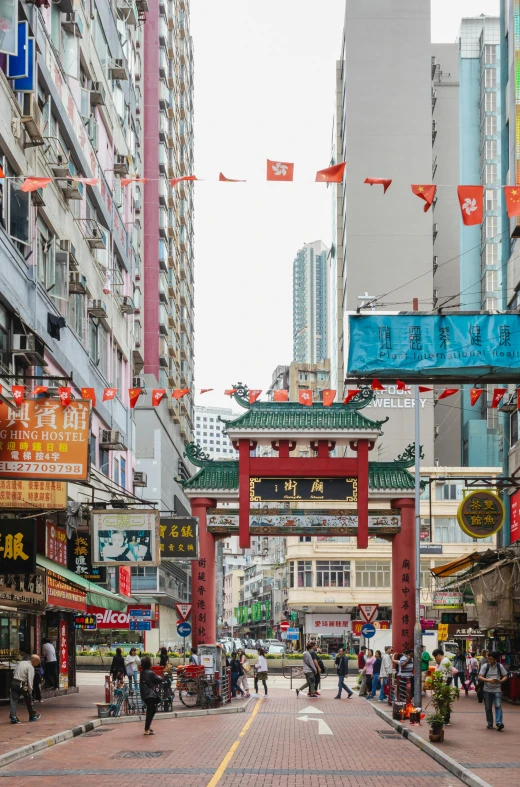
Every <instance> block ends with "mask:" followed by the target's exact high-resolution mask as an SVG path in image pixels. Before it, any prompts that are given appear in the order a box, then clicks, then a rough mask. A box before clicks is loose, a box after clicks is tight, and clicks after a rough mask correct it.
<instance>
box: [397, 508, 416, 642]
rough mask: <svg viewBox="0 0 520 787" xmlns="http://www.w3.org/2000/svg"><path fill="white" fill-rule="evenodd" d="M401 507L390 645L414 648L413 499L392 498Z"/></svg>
mask: <svg viewBox="0 0 520 787" xmlns="http://www.w3.org/2000/svg"><path fill="white" fill-rule="evenodd" d="M392 508H398V509H400V510H401V532H400V533H399V534H398V535H396V536H394V539H393V543H392V647H393V650H394V653H402V652H403V650H405V649H406V648H413V633H414V626H415V500H414V499H413V498H409V497H403V498H399V499H397V500H392Z"/></svg>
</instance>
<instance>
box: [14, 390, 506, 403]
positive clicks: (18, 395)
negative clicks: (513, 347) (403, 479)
mask: <svg viewBox="0 0 520 787" xmlns="http://www.w3.org/2000/svg"><path fill="white" fill-rule="evenodd" d="M519 390H520V389H519ZM11 391H12V392H13V398H14V403H15V405H16V406H17V407H20V405H21V404H22V402H23V400H24V396H25V385H13V387H12V388H11Z"/></svg>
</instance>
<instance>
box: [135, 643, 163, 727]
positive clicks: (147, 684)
mask: <svg viewBox="0 0 520 787" xmlns="http://www.w3.org/2000/svg"><path fill="white" fill-rule="evenodd" d="M142 665H143V668H142V671H141V680H140V688H141V699H142V701H143V702H144V704H145V705H146V721H145V724H144V734H145V735H155V733H154V731H153V730H151V729H150V727H151V725H152V720H153V717H154V716H155V713H156V711H157V705H158V704H159V701H160V696H159V687H160V685H161V683H162V678H160V677H159V675H156V674H155V672H153V671H152V662H151V661H150V659H149V658H148V656H145V657H144V658H143V662H142Z"/></svg>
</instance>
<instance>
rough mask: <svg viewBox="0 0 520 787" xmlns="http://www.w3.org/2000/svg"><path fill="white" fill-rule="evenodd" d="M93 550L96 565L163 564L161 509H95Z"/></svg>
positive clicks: (93, 513) (93, 517)
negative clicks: (160, 535) (160, 541)
mask: <svg viewBox="0 0 520 787" xmlns="http://www.w3.org/2000/svg"><path fill="white" fill-rule="evenodd" d="M92 553H93V558H94V559H93V564H94V565H95V566H97V565H102V566H105V565H111V566H114V565H115V566H118V565H120V566H126V565H135V566H139V565H147V566H157V565H159V563H160V562H161V558H160V555H159V512H158V511H142V510H140V509H130V510H127V511H117V510H110V509H107V510H102V511H101V510H100V511H93V512H92Z"/></svg>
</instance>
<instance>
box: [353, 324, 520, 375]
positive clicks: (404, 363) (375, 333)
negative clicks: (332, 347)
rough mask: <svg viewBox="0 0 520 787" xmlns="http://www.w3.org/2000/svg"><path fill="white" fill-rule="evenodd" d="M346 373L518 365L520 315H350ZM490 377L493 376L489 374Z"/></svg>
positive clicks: (505, 368)
mask: <svg viewBox="0 0 520 787" xmlns="http://www.w3.org/2000/svg"><path fill="white" fill-rule="evenodd" d="M348 320H349V351H348V373H349V374H356V375H365V374H377V376H379V375H381V376H384V375H385V374H390V373H393V376H394V377H395V372H396V371H399V372H406V371H409V372H415V373H419V374H420V373H421V372H423V373H425V374H428V375H435V374H444V375H446V374H454V375H455V374H459V375H460V373H461V372H464V371H465V370H467V372H468V378H470V379H474V377H475V373H478V372H480V373H489V371H490V370H491V369H495V370H496V372H498V370H500V371H501V374H504V373H505V374H506V375H507V373H508V372H509V370H511V371H512V372H513V373H514V372H516V371H518V370H520V315H518V314H473V313H468V314H467V315H465V314H456V315H452V316H450V317H444V316H437V315H427V314H417V315H414V314H398V315H392V314H389V315H388V316H386V315H384V314H378V315H370V314H368V315H366V316H365V315H350V316H349V318H348ZM487 380H488V382H489V381H490V380H492V376H491V375H490V376H489V377H488V378H487Z"/></svg>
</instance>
